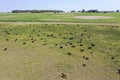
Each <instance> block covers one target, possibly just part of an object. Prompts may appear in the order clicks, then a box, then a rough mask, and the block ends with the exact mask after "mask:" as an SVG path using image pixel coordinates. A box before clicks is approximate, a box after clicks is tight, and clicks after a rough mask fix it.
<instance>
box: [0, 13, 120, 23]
mask: <svg viewBox="0 0 120 80" xmlns="http://www.w3.org/2000/svg"><path fill="white" fill-rule="evenodd" d="M80 16H96V17H97V16H102V18H101V17H99V18H100V19H99V18H96V19H90V20H89V19H81V18H78V17H80ZM76 17H77V18H76ZM0 22H69V23H70V22H78V23H119V22H120V13H59V14H54V13H18V14H15V13H10V14H0Z"/></svg>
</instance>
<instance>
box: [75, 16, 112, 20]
mask: <svg viewBox="0 0 120 80" xmlns="http://www.w3.org/2000/svg"><path fill="white" fill-rule="evenodd" d="M74 18H77V19H110V18H113V17H110V16H75V17H74Z"/></svg>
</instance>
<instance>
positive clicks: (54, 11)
mask: <svg viewBox="0 0 120 80" xmlns="http://www.w3.org/2000/svg"><path fill="white" fill-rule="evenodd" d="M50 12H52V13H60V12H65V11H63V10H12V13H50ZM70 12H72V13H73V12H81V13H100V12H103V13H109V12H120V10H116V11H98V10H97V9H91V10H85V9H82V10H79V11H75V10H71V11H70Z"/></svg>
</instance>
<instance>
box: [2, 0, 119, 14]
mask: <svg viewBox="0 0 120 80" xmlns="http://www.w3.org/2000/svg"><path fill="white" fill-rule="evenodd" d="M35 9H36V10H64V11H70V10H76V11H78V10H82V9H85V10H90V9H97V10H110V11H112V10H120V0H1V1H0V12H10V11H12V10H35Z"/></svg>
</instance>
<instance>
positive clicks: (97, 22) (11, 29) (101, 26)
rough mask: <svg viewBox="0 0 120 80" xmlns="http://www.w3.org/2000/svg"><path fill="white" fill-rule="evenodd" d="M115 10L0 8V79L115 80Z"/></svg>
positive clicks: (118, 66)
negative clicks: (5, 10) (25, 10)
mask: <svg viewBox="0 0 120 80" xmlns="http://www.w3.org/2000/svg"><path fill="white" fill-rule="evenodd" d="M75 16H107V17H113V18H109V19H77V18H75ZM119 16H120V13H98V14H96V13H83V14H82V13H60V14H52V13H49V14H47V13H44V14H0V79H1V80H120V37H119V36H120V24H119V21H120V17H119ZM111 23H113V24H111Z"/></svg>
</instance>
